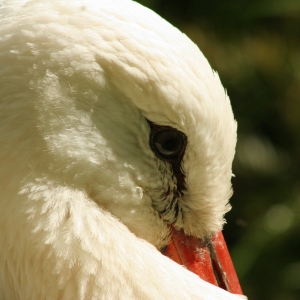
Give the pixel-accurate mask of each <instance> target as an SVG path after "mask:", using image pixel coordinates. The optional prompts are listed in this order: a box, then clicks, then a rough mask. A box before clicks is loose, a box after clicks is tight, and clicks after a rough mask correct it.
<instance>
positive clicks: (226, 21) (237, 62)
mask: <svg viewBox="0 0 300 300" xmlns="http://www.w3.org/2000/svg"><path fill="white" fill-rule="evenodd" d="M139 2H141V3H142V4H144V5H146V6H148V7H150V8H151V9H153V10H154V11H156V12H157V13H158V14H159V15H161V16H162V17H164V18H165V19H167V20H168V21H169V22H171V23H172V24H173V25H175V26H176V27H178V28H179V29H181V30H182V31H183V32H184V33H185V34H187V35H188V36H189V37H190V38H191V39H192V40H193V41H194V42H195V43H196V44H197V45H198V46H199V48H200V49H201V50H202V52H203V53H204V55H205V56H206V57H207V59H208V60H209V62H210V63H211V65H212V67H213V69H215V70H217V71H218V73H219V75H220V77H221V80H222V82H223V84H224V86H225V87H226V89H227V91H228V94H229V96H230V98H231V101H232V107H233V111H234V113H235V117H236V119H237V121H238V145H237V153H236V158H235V161H234V170H233V171H234V174H235V175H236V177H235V178H234V179H233V186H234V191H235V193H234V196H233V198H232V200H231V203H232V205H233V209H232V211H231V212H230V213H228V215H227V223H228V224H227V225H226V226H225V229H224V234H225V237H226V239H227V242H228V245H229V248H230V251H231V254H232V258H233V261H234V263H235V266H236V269H237V272H238V275H239V278H240V281H241V284H242V287H243V290H244V293H245V294H246V295H248V297H249V299H256V300H261V299H270V300H296V299H300V230H299V229H300V176H299V175H300V174H299V173H300V172H299V167H300V142H299V138H300V99H299V95H300V50H299V49H300V1H299V0H255V1H245V0H227V1H224V0H144V1H143V0H140V1H139Z"/></svg>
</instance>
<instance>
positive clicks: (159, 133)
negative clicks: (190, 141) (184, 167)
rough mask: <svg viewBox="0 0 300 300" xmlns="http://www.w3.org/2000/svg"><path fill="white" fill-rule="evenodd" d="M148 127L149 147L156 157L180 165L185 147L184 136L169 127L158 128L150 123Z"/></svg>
mask: <svg viewBox="0 0 300 300" xmlns="http://www.w3.org/2000/svg"><path fill="white" fill-rule="evenodd" d="M149 125H150V128H151V135H150V146H151V148H152V150H153V152H154V153H155V154H156V156H158V157H159V158H160V159H162V160H167V161H170V162H175V161H177V163H178V164H179V165H180V160H181V158H182V156H183V154H184V150H185V147H186V136H185V134H184V133H182V132H180V131H178V130H177V129H174V128H172V127H169V126H160V125H156V124H153V123H151V122H149Z"/></svg>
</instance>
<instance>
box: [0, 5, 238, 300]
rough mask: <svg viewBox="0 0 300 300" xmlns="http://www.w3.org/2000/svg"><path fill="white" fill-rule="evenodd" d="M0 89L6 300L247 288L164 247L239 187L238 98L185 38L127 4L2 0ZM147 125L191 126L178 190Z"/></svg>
mask: <svg viewBox="0 0 300 300" xmlns="http://www.w3.org/2000/svg"><path fill="white" fill-rule="evenodd" d="M0 87H1V89H0V228H1V234H0V268H1V269H0V297H1V298H0V299H6V300H14V299H24V300H25V299H29V300H36V299H43V300H44V299H45V300H46V299H49V300H54V299H73V300H77V299H107V300H109V299H237V298H239V297H242V296H235V295H232V294H229V293H228V292H225V291H223V290H221V289H219V288H217V287H214V286H212V285H210V284H208V283H206V282H204V281H202V280H200V279H199V278H198V277H197V276H196V275H195V274H193V273H191V272H189V271H188V270H186V269H184V268H183V267H182V266H180V265H178V264H176V263H175V262H173V261H171V260H170V259H169V258H167V257H165V256H163V255H162V254H161V253H160V252H159V251H158V250H160V249H161V248H162V247H164V246H165V245H167V244H168V241H169V240H168V235H169V226H168V224H169V223H173V224H174V226H175V227H176V228H177V229H179V228H183V229H184V230H185V232H186V233H187V234H192V235H195V236H197V237H204V236H210V235H211V234H212V233H214V232H216V231H218V230H220V229H221V228H222V225H223V222H224V220H223V216H224V214H225V213H226V212H227V211H228V210H229V208H230V206H229V205H228V204H227V203H228V199H229V198H230V196H231V193H232V192H231V184H230V179H231V176H232V173H231V164H232V160H233V156H234V151H235V143H236V123H235V121H234V118H233V114H232V110H231V106H230V102H229V99H228V97H227V95H226V93H225V91H224V89H223V87H222V85H221V83H220V80H219V78H218V75H217V74H216V73H214V72H213V71H212V69H211V67H210V66H209V64H208V62H207V60H206V59H205V58H204V56H203V55H202V53H201V52H200V51H199V49H198V48H197V46H196V45H194V44H193V43H192V42H191V41H190V40H189V39H188V38H187V37H186V36H185V35H184V34H182V33H181V32H179V31H178V30H177V29H175V28H174V27H172V26H171V25H170V24H168V23H167V22H166V21H164V20H163V19H161V18H160V17H159V16H157V15H156V14H155V13H153V12H151V11H150V10H148V9H146V8H144V7H142V6H141V5H139V4H137V3H134V2H131V1H127V0H114V1H112V0H99V1H92V0H78V1H74V0H73V1H72V0H66V1H59V0H51V1H46V0H45V1H43V0H40V1H38V0H37V1H15V0H7V1H2V2H0ZM148 121H150V122H152V123H154V124H158V125H161V126H170V127H173V128H175V129H177V130H179V131H181V132H183V133H184V134H185V135H186V136H187V141H188V142H187V146H186V150H185V154H184V157H183V161H182V165H181V168H182V170H183V173H184V175H185V186H186V190H184V191H182V192H181V193H179V194H178V187H177V179H176V177H175V176H174V174H173V170H172V168H171V166H170V164H169V163H168V162H166V161H163V160H161V159H159V158H158V157H157V156H156V155H155V153H154V152H153V151H152V149H151V147H150V145H149V136H150V127H149V123H148ZM175 198H176V201H177V205H178V207H177V209H178V215H176V213H175V212H174V209H170V210H168V209H166V207H167V206H168V203H170V201H171V199H175ZM155 247H156V248H157V249H158V250H157V249H156V248H155Z"/></svg>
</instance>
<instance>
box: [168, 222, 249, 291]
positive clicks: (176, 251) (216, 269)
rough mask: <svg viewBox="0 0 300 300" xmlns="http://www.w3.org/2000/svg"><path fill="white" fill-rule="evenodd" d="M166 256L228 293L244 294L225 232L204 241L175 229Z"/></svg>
mask: <svg viewBox="0 0 300 300" xmlns="http://www.w3.org/2000/svg"><path fill="white" fill-rule="evenodd" d="M163 254H164V255H166V256H168V257H169V258H171V259H172V260H174V261H175V262H177V263H178V264H181V265H184V266H186V268H187V269H188V270H190V271H191V272H193V273H195V274H197V275H198V276H199V277H200V278H201V279H203V280H205V281H207V282H209V283H211V284H214V285H216V286H219V287H221V288H223V289H225V290H227V291H228V292H231V293H234V294H243V292H242V289H241V286H240V283H239V281H238V278H237V275H236V272H235V269H234V266H233V263H232V260H231V257H230V254H229V252H228V249H227V245H226V242H225V240H224V237H223V234H222V232H218V233H217V234H215V235H214V236H212V238H211V239H210V240H208V241H202V240H201V239H197V238H195V237H193V236H186V235H185V234H184V232H183V230H180V231H177V230H175V229H174V228H172V239H171V242H170V244H169V245H168V246H167V247H166V249H165V250H164V251H163Z"/></svg>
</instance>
